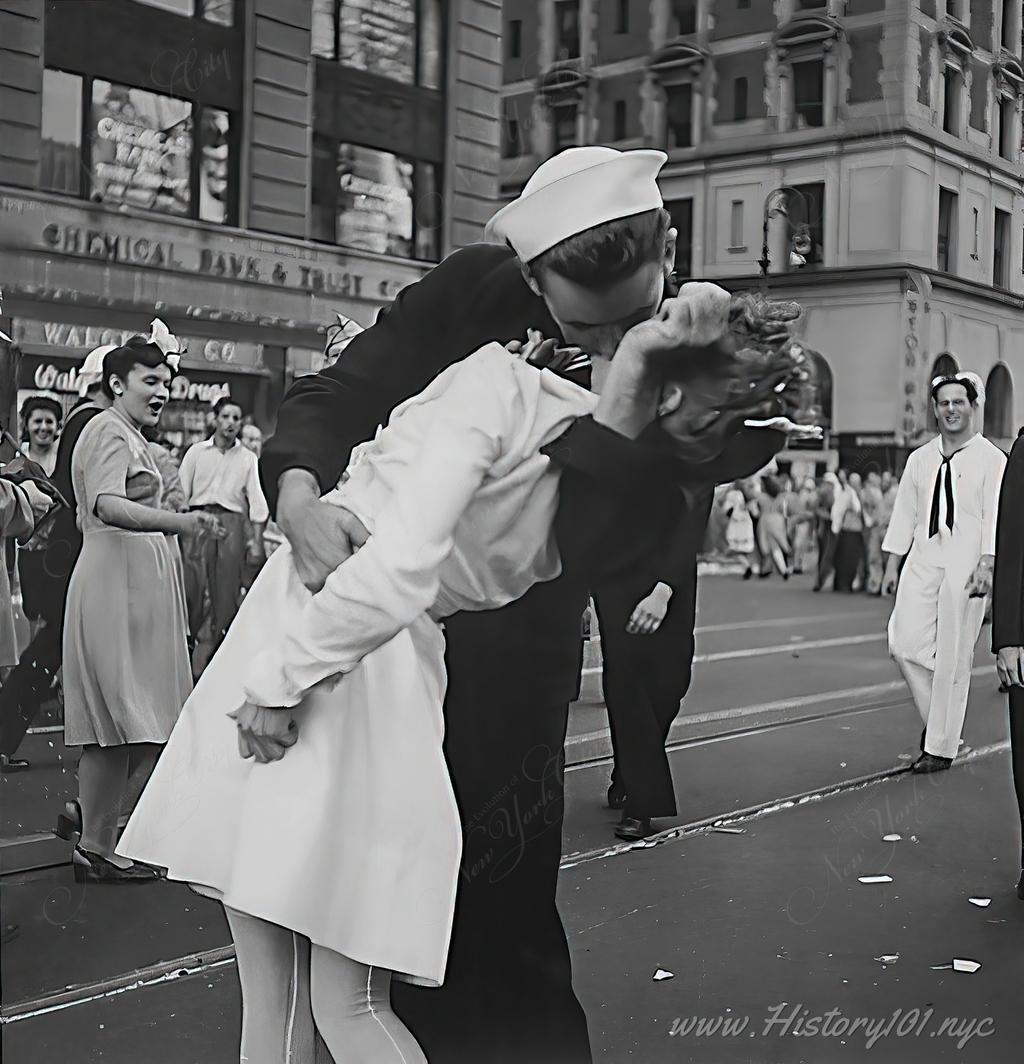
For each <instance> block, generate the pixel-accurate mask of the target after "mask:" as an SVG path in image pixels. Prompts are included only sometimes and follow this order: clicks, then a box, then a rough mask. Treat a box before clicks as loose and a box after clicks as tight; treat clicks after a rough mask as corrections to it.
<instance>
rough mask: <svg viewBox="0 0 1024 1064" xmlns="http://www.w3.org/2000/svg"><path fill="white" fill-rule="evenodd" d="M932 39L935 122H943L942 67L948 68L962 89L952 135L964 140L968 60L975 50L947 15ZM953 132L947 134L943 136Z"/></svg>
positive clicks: (969, 74) (967, 112)
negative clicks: (934, 49) (934, 47)
mask: <svg viewBox="0 0 1024 1064" xmlns="http://www.w3.org/2000/svg"><path fill="white" fill-rule="evenodd" d="M968 13H969V12H968ZM935 40H936V44H937V46H938V49H939V62H938V67H937V69H936V71H935V78H936V84H935V85H934V86H933V90H934V91H933V94H932V99H933V100H934V101H935V103H936V114H935V124H936V125H937V126H938V127H939V129H940V130H941V129H942V127H943V125H944V124H945V118H946V114H945V107H946V103H945V99H946V94H945V93H944V92H943V91H942V79H943V77H944V76H945V72H946V68H947V67H951V68H952V69H953V70H955V71H956V72H957V73H958V74H959V75H960V79H961V81H962V83H963V86H962V87H963V91H962V92H961V94H960V114H959V116H958V119H957V129H959V130H960V132H959V133H958V134H956V136H957V137H958V138H959V139H962V140H966V139H968V134H967V130H968V128H969V127H970V106H971V102H970V101H971V85H972V82H973V80H974V72H973V69H972V66H971V59H972V58H973V56H974V55H975V52H976V49H975V47H974V41H973V40H971V35H970V34H969V33H968V32H967V30H966V28H965V27H964V26H962V25H961V24H960V23H959V22H958V21H957V20H956V19H954V18H952V17H951V16H948V15H947V16H946V19H945V20H944V22H943V24H942V27H941V28H940V30H939V32H938V33H937V34H936V38H935ZM943 132H944V131H943ZM953 135H954V134H947V136H953Z"/></svg>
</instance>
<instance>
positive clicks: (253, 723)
mask: <svg viewBox="0 0 1024 1064" xmlns="http://www.w3.org/2000/svg"><path fill="white" fill-rule="evenodd" d="M228 716H229V717H230V718H231V719H232V720H233V721H234V722H235V724H236V725H237V726H238V752H239V754H240V755H241V756H242V757H243V758H244V759H248V758H250V757H252V758H255V759H256V761H257V762H259V763H260V764H261V765H262V764H266V763H267V762H268V761H280V760H281V758H282V757H284V755H285V752H286V751H287V749H288V748H289V747H290V746H294V745H295V743H296V741H297V740H298V738H299V728H298V725H297V724H296V723H295V718H294V717H293V715H292V711H291V710H290V709H270V708H268V707H267V706H256V705H253V703H252V702H243V703H242V705H241V706H240V708H238V709H236V710H235V712H234V713H229V714H228Z"/></svg>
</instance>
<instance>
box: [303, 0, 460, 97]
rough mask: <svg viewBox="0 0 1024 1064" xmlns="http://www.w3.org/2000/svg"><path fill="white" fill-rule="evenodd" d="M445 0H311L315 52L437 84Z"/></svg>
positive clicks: (404, 78) (375, 71) (424, 84)
mask: <svg viewBox="0 0 1024 1064" xmlns="http://www.w3.org/2000/svg"><path fill="white" fill-rule="evenodd" d="M442 2H443V0H386V2H381V0H313V43H312V52H313V55H316V56H319V57H320V58H321V59H334V60H336V61H337V62H338V63H340V64H341V65H342V66H347V67H352V68H353V69H355V70H365V71H368V72H369V73H371V74H378V75H380V76H381V77H385V78H390V79H391V80H393V81H401V82H404V83H405V84H408V85H421V86H422V87H423V88H427V89H440V88H441V87H442V77H443V68H444V64H443V50H442V42H443V37H444V18H443V11H442Z"/></svg>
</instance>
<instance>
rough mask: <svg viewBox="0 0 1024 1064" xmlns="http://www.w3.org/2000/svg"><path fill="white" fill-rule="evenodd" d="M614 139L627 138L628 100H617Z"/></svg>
mask: <svg viewBox="0 0 1024 1064" xmlns="http://www.w3.org/2000/svg"><path fill="white" fill-rule="evenodd" d="M613 127H614V129H613V136H612V139H613V140H625V139H626V135H627V134H626V101H625V100H616V101H615V118H614V122H613Z"/></svg>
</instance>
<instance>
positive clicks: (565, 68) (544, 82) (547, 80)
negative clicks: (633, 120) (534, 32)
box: [537, 59, 592, 155]
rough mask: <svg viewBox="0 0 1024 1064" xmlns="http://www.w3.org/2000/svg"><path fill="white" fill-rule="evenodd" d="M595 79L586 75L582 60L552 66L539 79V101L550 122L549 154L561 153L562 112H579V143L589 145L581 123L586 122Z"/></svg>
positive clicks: (577, 123) (571, 60)
mask: <svg viewBox="0 0 1024 1064" xmlns="http://www.w3.org/2000/svg"><path fill="white" fill-rule="evenodd" d="M591 82H592V78H591V77H590V76H589V75H588V74H586V73H584V70H583V61H582V59H563V60H560V61H558V62H555V63H552V64H551V65H550V66H549V67H548V68H547V70H545V71H544V73H543V74H541V75H540V77H539V78H538V79H537V97H538V99H539V101H540V103H541V104H542V106H543V109H544V112H545V113H546V116H547V119H548V122H547V126H548V130H547V140H548V144H547V153H548V154H549V155H550V154H553V153H554V152H555V151H557V150H558V148H557V145H556V144H555V121H554V118H555V112H556V111H557V110H558V109H560V108H568V107H572V108H575V110H576V133H577V136H576V139H577V140H578V141H579V142H580V143H585V142H586V139H587V138H586V137H581V136H580V132H581V127H580V122H581V121H583V120H585V116H586V110H587V109H586V103H587V99H588V96H589V94H590V91H591Z"/></svg>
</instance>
